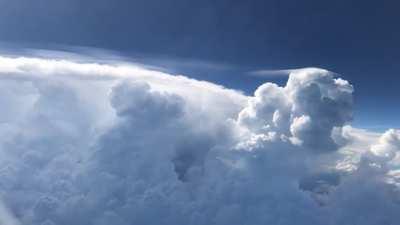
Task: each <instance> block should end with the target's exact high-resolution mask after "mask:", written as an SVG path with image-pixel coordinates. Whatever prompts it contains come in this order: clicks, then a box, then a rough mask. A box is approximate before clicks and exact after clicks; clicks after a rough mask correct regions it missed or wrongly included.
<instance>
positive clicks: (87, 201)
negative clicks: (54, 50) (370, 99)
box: [0, 57, 400, 225]
mask: <svg viewBox="0 0 400 225" xmlns="http://www.w3.org/2000/svg"><path fill="white" fill-rule="evenodd" d="M0 85H1V88H0V103H1V105H2V108H1V110H0V134H1V136H0V154H1V157H0V178H1V179H0V193H1V204H0V224H7V225H16V224H19V225H71V224H74V225H91V224H93V225H110V224H113V225H128V224H149V225H151V224H154V225H159V224H182V225H183V224H185V225H188V224H198V225H204V224H216V225H225V224H230V225H232V224H238V225H239V224H251V225H257V224H282V225H286V224H288V225H292V224H299V225H301V224H321V225H329V224H331V225H336V224H345V225H346V224H348V225H354V224H360V225H361V224H363V225H368V224H371V225H372V224H374V225H375V224H376V225H378V224H379V225H381V224H396V223H397V221H399V220H400V218H399V217H400V216H399V214H398V212H399V210H400V201H399V199H400V195H399V193H400V192H399V191H400V190H399V188H398V185H399V174H400V173H399V171H398V168H399V166H400V160H399V159H400V155H399V152H400V131H398V130H393V129H392V130H389V131H387V132H385V133H384V134H379V133H373V132H369V131H365V130H360V129H356V128H352V127H351V126H349V123H350V122H351V120H352V105H353V99H352V93H353V87H352V85H350V84H349V83H348V82H347V81H345V80H342V79H340V78H337V77H336V76H335V75H334V74H333V73H331V72H329V71H326V70H323V69H317V68H306V69H301V70H294V71H293V72H292V73H291V74H290V76H289V79H288V82H287V84H286V86H284V87H281V86H278V85H276V84H273V83H265V84H263V85H261V86H260V87H258V88H257V90H256V91H255V93H254V96H246V95H244V94H243V93H242V92H240V91H236V90H230V89H227V88H224V87H222V86H220V85H216V84H212V83H209V82H205V81H198V80H194V79H190V78H187V77H185V76H178V75H170V74H167V73H163V72H158V71H154V70H149V69H145V68H142V67H139V66H134V65H127V64H124V65H122V64H121V65H107V64H96V63H76V62H73V61H68V60H50V59H43V58H42V59H40V58H24V57H20V58H10V57H0Z"/></svg>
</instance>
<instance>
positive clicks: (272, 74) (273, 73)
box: [247, 67, 334, 78]
mask: <svg viewBox="0 0 400 225" xmlns="http://www.w3.org/2000/svg"><path fill="white" fill-rule="evenodd" d="M313 69H317V70H318V69H319V68H314V67H306V68H296V69H282V70H273V69H264V70H254V71H250V72H248V73H247V74H249V75H250V76H255V77H263V78H279V77H289V75H290V74H291V73H295V72H298V71H302V70H313ZM332 74H334V73H332Z"/></svg>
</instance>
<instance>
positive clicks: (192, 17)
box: [0, 0, 400, 129]
mask: <svg viewBox="0 0 400 225" xmlns="http://www.w3.org/2000/svg"><path fill="white" fill-rule="evenodd" d="M399 11H400V2H399V1H391V0H383V1H370V0H365V1H352V0H347V1H340V0H339V1H333V0H332V1H321V0H319V1H310V0H304V1H300V0H299V1H294V0H293V1H285V0H275V1H267V0H265V1H261V0H260V1H243V0H230V1H228V0H213V1H211V0H202V1H197V0H196V1H194V0H147V1H135V0H86V1H82V0H35V1H32V0H0V34H1V35H0V41H3V42H6V43H13V44H17V45H18V44H19V43H25V45H26V46H30V47H40V48H54V46H58V45H71V46H90V47H95V48H103V49H109V50H115V51H118V52H120V53H121V54H124V55H126V56H131V57H138V56H140V57H141V58H142V59H147V60H149V63H154V64H159V65H164V66H167V67H171V68H170V69H172V70H175V71H177V72H181V73H185V74H188V75H191V76H193V77H196V78H199V79H205V80H210V81H214V82H217V83H220V84H224V85H226V86H228V87H232V88H237V89H244V90H246V91H247V92H250V91H252V90H254V89H255V88H256V87H257V86H258V85H259V84H261V83H262V82H264V81H265V80H266V79H265V78H263V79H261V78H256V77H252V76H248V74H247V72H248V71H253V70H259V69H287V68H298V67H310V66H312V67H322V68H326V69H329V70H332V71H335V72H337V73H340V74H342V76H343V77H344V78H345V79H347V80H349V81H351V82H352V83H353V84H354V86H355V90H356V92H355V97H356V116H357V117H358V119H357V121H356V123H359V124H362V126H366V127H369V126H372V128H376V129H380V128H381V127H380V126H383V127H400V120H399V119H398V118H399V117H398V115H400V106H399V102H400V101H399V97H400V88H399V83H400V74H399V71H400V63H399V60H400V42H399V40H400V24H399V23H400V13H399ZM150 61H151V62H150ZM145 63H146V62H145ZM268 80H270V79H268ZM273 80H274V81H278V82H283V81H284V78H281V79H280V80H279V79H278V80H276V79H273Z"/></svg>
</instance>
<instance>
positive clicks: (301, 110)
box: [239, 68, 353, 152]
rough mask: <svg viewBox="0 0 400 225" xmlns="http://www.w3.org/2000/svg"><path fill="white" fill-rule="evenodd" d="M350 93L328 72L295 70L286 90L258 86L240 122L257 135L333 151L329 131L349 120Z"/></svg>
mask: <svg viewBox="0 0 400 225" xmlns="http://www.w3.org/2000/svg"><path fill="white" fill-rule="evenodd" d="M352 92H353V88H352V86H351V85H350V84H349V83H348V82H347V81H344V80H342V79H340V78H337V79H335V78H334V77H333V74H332V73H330V72H329V71H326V70H322V69H315V68H307V69H301V70H295V71H294V72H293V73H291V75H290V77H289V80H288V82H287V84H286V86H285V87H278V86H277V85H275V84H272V83H266V84H263V85H262V86H260V87H259V88H258V89H257V90H256V92H255V95H254V97H252V98H251V99H250V100H249V103H248V106H247V107H246V108H244V109H243V110H242V111H241V112H240V114H239V123H241V124H243V125H244V126H248V127H249V129H250V130H253V131H255V132H256V133H258V132H261V133H263V132H264V133H265V132H270V131H274V132H275V131H276V132H279V133H281V134H282V135H283V136H285V137H287V138H288V139H290V140H291V141H292V143H293V144H297V145H301V146H304V147H306V148H309V149H312V150H314V151H319V152H324V151H331V150H335V149H337V147H338V146H337V143H335V142H334V140H333V138H332V131H333V129H334V128H335V127H342V126H343V125H345V124H346V123H347V122H349V121H350V120H351V118H352V102H353V100H352Z"/></svg>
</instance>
